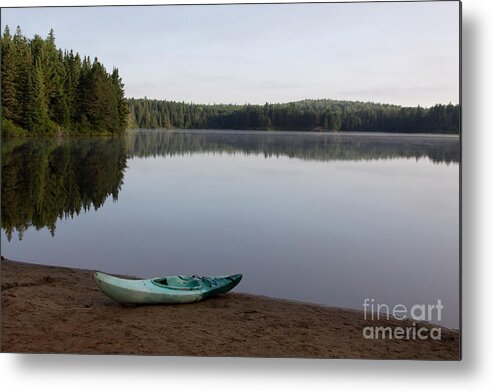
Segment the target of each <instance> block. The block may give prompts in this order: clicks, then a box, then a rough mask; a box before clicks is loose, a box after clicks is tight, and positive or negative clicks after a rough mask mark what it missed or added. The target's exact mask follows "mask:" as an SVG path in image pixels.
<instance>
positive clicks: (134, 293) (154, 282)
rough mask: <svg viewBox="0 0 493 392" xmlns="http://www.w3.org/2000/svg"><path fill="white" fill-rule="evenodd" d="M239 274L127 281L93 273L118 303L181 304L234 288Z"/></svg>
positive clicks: (97, 282) (98, 284) (106, 292)
mask: <svg viewBox="0 0 493 392" xmlns="http://www.w3.org/2000/svg"><path fill="white" fill-rule="evenodd" d="M241 278H242V275H241V274H236V275H231V276H216V277H205V276H196V275H193V276H181V275H178V276H163V277H159V278H154V279H144V280H131V279H122V278H117V277H116V276H112V275H108V274H105V273H102V272H96V273H95V274H94V281H95V282H96V285H97V286H98V287H99V288H100V289H101V291H102V292H103V293H105V294H106V295H107V296H108V297H110V298H111V299H113V300H115V301H116V302H119V303H121V304H142V305H143V304H185V303H190V302H197V301H200V300H202V299H204V298H208V297H212V296H215V295H219V294H224V293H226V292H228V291H229V290H231V289H232V288H233V287H235V286H236V285H237V284H238V283H239V282H240V280H241Z"/></svg>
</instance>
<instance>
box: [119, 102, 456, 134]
mask: <svg viewBox="0 0 493 392" xmlns="http://www.w3.org/2000/svg"><path fill="white" fill-rule="evenodd" d="M127 102H128V104H129V108H130V111H131V116H132V125H133V126H135V127H137V128H179V129H259V130H261V129H273V130H317V131H334V132H338V131H359V132H412V133H451V134H457V133H459V126H460V110H459V105H452V104H448V105H441V104H440V105H435V106H432V107H430V108H423V107H420V106H418V107H401V106H397V105H387V104H377V103H370V102H351V101H335V100H329V99H320V100H304V101H298V102H290V103H283V104H269V103H266V104H265V105H216V104H214V105H200V104H193V103H184V102H172V101H159V100H150V99H128V100H127Z"/></svg>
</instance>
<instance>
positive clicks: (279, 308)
mask: <svg viewBox="0 0 493 392" xmlns="http://www.w3.org/2000/svg"><path fill="white" fill-rule="evenodd" d="M93 272H94V271H92V270H85V269H75V268H66V267H57V266H47V265H40V264H32V263H26V262H18V261H11V260H4V259H2V261H1V276H2V279H1V284H2V297H1V300H2V315H1V351H2V352H32V353H35V352H36V353H81V354H133V355H169V356H189V355H197V356H248V357H276V358H280V357H298V358H359V359H363V358H365V359H427V360H439V359H442V360H443V359H444V360H459V359H460V337H459V336H460V333H459V332H458V331H456V330H451V329H448V328H445V327H443V326H434V325H432V324H429V323H415V322H414V324H416V325H417V326H418V327H428V328H431V327H439V328H441V339H440V340H431V339H428V340H417V339H400V340H396V339H386V340H385V339H366V338H365V337H364V336H363V330H364V328H365V327H366V328H368V327H372V328H375V327H377V326H378V327H380V326H381V327H385V328H387V327H390V328H393V329H396V328H399V327H401V328H410V327H411V326H412V324H413V322H411V321H408V320H404V321H398V320H395V319H390V320H386V319H385V320H378V321H372V320H364V318H363V312H362V311H359V310H353V309H343V308H336V307H331V306H326V305H318V304H312V303H306V302H300V301H295V300H285V299H279V298H270V297H265V296H257V295H252V294H244V293H237V292H234V291H233V292H231V293H228V294H225V295H222V296H219V297H215V298H210V299H207V300H204V301H201V302H197V303H194V304H187V305H154V306H121V305H119V304H117V303H116V302H114V301H112V300H111V299H109V298H108V297H106V296H105V295H104V294H103V293H102V292H101V291H99V289H98V288H97V287H96V285H95V284H94V282H93V280H92V274H93Z"/></svg>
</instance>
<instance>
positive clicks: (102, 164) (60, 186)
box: [1, 130, 459, 241]
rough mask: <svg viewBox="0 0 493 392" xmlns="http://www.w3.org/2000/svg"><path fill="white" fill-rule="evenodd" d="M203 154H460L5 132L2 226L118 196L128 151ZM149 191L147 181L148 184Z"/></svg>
mask: <svg viewBox="0 0 493 392" xmlns="http://www.w3.org/2000/svg"><path fill="white" fill-rule="evenodd" d="M195 153H208V154H223V153H225V154H242V155H263V156H265V157H280V156H287V157H290V158H298V159H302V160H307V161H333V160H351V161H360V160H366V161H369V160H380V159H385V160H388V159H396V158H414V159H416V160H418V159H421V158H429V159H430V160H431V161H432V162H435V163H446V164H449V163H451V162H452V163H456V162H458V161H459V141H458V138H455V137H435V136H433V137H426V136H416V135H392V136H387V135H377V136H376V135H354V134H350V135H334V134H315V133H296V132H275V133H270V132H250V131H227V132H225V131H207V132H203V131H156V130H153V131H130V132H128V133H127V134H126V135H125V136H122V137H120V138H110V139H108V138H95V139H90V138H84V139H69V140H65V139H46V138H44V139H43V138H36V139H9V140H4V141H3V143H2V210H1V211H2V228H3V229H4V230H5V233H6V236H7V239H8V240H9V241H10V240H11V238H12V235H13V233H14V232H15V231H17V232H18V233H19V237H20V238H22V235H23V233H24V232H25V231H26V230H27V229H28V228H29V227H34V228H36V229H38V230H39V229H41V228H48V229H49V230H50V232H51V234H52V235H55V230H56V222H57V220H58V219H62V218H73V217H74V216H75V215H79V214H80V212H81V211H82V210H84V211H86V210H88V209H89V208H91V206H92V207H93V208H94V209H95V210H97V209H98V208H99V207H101V206H102V205H103V204H104V202H105V201H106V200H107V198H108V197H109V196H111V197H112V199H113V200H117V199H118V193H119V191H120V190H121V187H122V185H123V178H124V172H125V168H126V162H127V159H129V158H130V159H131V158H135V157H138V158H147V157H158V156H176V155H190V154H195ZM148 191H149V192H152V189H149V190H148Z"/></svg>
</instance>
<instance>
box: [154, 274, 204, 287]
mask: <svg viewBox="0 0 493 392" xmlns="http://www.w3.org/2000/svg"><path fill="white" fill-rule="evenodd" d="M151 282H152V283H153V284H155V285H156V286H159V287H164V288H167V289H172V290H199V289H201V288H202V282H201V280H200V279H197V278H193V277H188V276H185V277H184V276H166V277H163V278H156V279H152V280H151Z"/></svg>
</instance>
